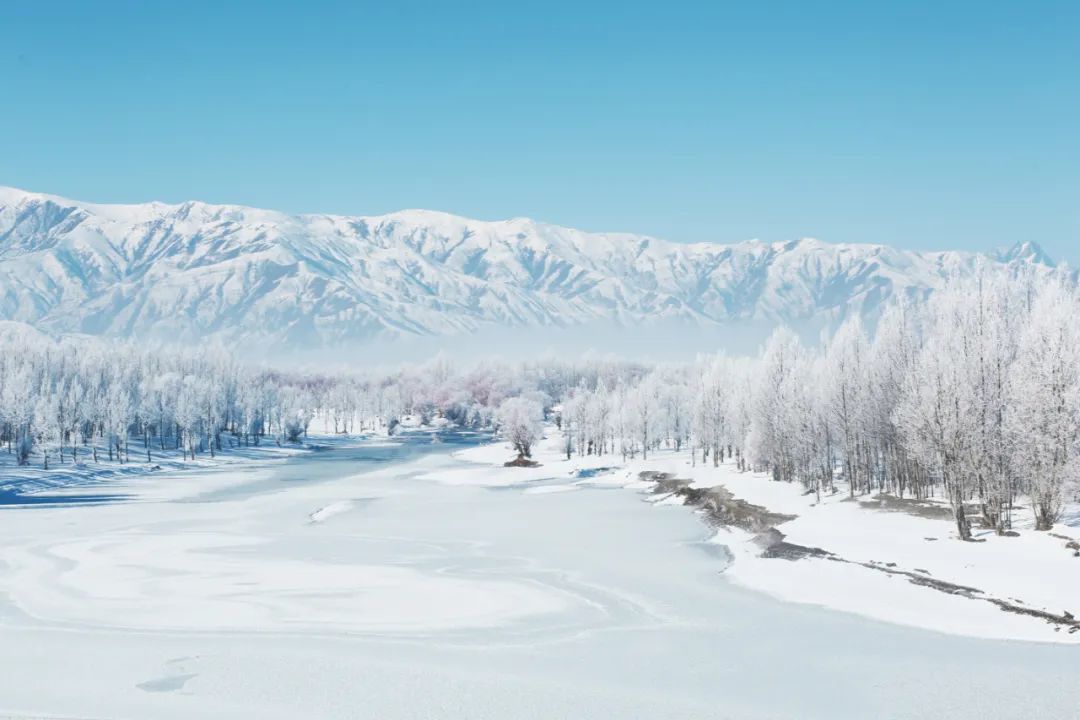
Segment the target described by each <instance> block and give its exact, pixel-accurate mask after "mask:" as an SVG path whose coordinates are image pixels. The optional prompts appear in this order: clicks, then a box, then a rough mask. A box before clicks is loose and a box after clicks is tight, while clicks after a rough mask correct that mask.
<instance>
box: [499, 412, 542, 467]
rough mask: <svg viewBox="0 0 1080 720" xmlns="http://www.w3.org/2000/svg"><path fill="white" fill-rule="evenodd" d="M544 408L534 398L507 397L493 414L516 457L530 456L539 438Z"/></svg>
mask: <svg viewBox="0 0 1080 720" xmlns="http://www.w3.org/2000/svg"><path fill="white" fill-rule="evenodd" d="M543 414H544V409H543V407H542V406H541V405H540V403H538V402H537V401H536V400H532V399H529V398H523V397H513V398H508V399H506V400H504V401H503V402H502V404H501V405H499V410H498V412H497V413H496V414H495V418H496V422H497V423H498V426H499V432H500V433H501V434H502V436H503V437H504V438H506V440H507V441H508V442H509V443H510V444H511V445H513V447H514V450H515V451H516V452H517V454H518V457H523V458H527V457H532V446H533V444H535V443H536V441H537V440H539V439H540V433H541V430H542V425H541V422H542V420H543Z"/></svg>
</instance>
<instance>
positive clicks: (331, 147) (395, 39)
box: [0, 0, 1080, 263]
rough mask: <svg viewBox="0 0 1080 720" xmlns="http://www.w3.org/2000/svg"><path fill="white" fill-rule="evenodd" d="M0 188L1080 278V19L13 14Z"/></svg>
mask: <svg viewBox="0 0 1080 720" xmlns="http://www.w3.org/2000/svg"><path fill="white" fill-rule="evenodd" d="M0 6H2V9H3V16H4V20H3V24H4V30H5V31H4V33H3V41H2V42H0V87H2V88H3V90H2V91H0V110H2V112H0V184H6V185H14V186H17V187H23V188H26V189H31V190H40V191H45V192H53V193H57V194H61V195H67V196H71V197H76V198H80V199H87V200H96V201H129V202H130V201H141V200H150V199H160V200H166V201H180V200H186V199H193V198H195V199H203V200H209V201H213V202H236V203H245V204H250V205H257V206H266V207H273V208H279V209H284V210H289V211H295V212H340V213H357V214H371V213H381V212H387V211H391V210H396V209H401V208H406V207H424V208H431V209H439V210H446V211H449V212H455V213H460V214H464V215H469V216H474V217H480V218H486V219H498V218H505V217H511V216H519V215H527V216H530V217H535V218H538V219H542V220H547V221H551V222H557V223H561V224H566V225H571V226H575V227H581V228H584V229H589V230H628V231H635V232H643V233H650V234H654V235H658V236H661V237H666V238H669V239H672V240H681V241H701V240H716V241H725V242H729V241H736V240H740V239H745V238H750V237H759V238H763V239H767V240H777V239H790V238H794V237H799V236H806V235H811V236H816V237H820V238H822V239H824V240H828V241H834V242H885V243H891V244H895V245H898V246H904V247H915V248H965V249H990V248H993V247H995V246H997V245H999V244H1011V243H1012V242H1014V241H1020V240H1037V241H1038V242H1040V243H1041V244H1042V245H1043V246H1044V247H1045V248H1046V249H1047V250H1048V251H1049V252H1050V253H1051V254H1053V255H1056V256H1058V257H1066V258H1068V259H1070V260H1071V261H1073V262H1074V263H1075V262H1077V261H1080V249H1077V250H1073V249H1072V246H1073V245H1074V244H1075V245H1080V242H1078V241H1080V42H1078V41H1077V38H1078V37H1080V3H1076V2H1057V3H1050V2H1015V3H998V2H978V3H976V2H919V1H918V0H915V1H912V2H904V3H901V2H896V3H886V2H880V3H879V2H842V3H841V2H812V1H810V0H806V1H804V2H753V3H750V2H747V3H724V2H712V3H705V2H701V3H697V2H679V1H677V0H669V1H666V2H662V3H633V2H628V3H606V2H593V3H584V2H580V3H570V2H559V1H552V2H543V3H507V2H474V3H461V4H458V3H415V2H395V3H370V4H369V3H344V2H342V3H334V2H307V3H299V2H294V3H276V2H258V3H256V2H250V3H248V2H241V1H239V0H234V1H233V2H228V3H222V2H214V3H209V2H198V1H195V2H191V1H188V2H183V3H179V2H177V3H172V2H134V1H132V2H117V1H114V0H95V1H94V2H78V1H72V2H50V1H49V0H40V1H38V2H21V1H17V0H0Z"/></svg>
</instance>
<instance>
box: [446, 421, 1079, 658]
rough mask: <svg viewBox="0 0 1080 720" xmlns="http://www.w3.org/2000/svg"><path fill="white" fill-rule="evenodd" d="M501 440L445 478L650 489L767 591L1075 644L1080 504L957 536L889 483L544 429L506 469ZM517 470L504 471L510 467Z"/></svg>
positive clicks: (970, 632) (930, 506)
mask: <svg viewBox="0 0 1080 720" xmlns="http://www.w3.org/2000/svg"><path fill="white" fill-rule="evenodd" d="M509 455H510V451H509V449H508V448H505V447H500V446H499V445H498V444H493V445H489V446H485V447H478V448H473V449H469V450H467V451H463V452H460V453H458V454H457V457H458V458H459V459H461V460H464V461H467V462H470V463H472V464H473V467H472V468H467V469H462V470H457V471H453V472H452V473H450V474H448V476H446V477H443V478H441V481H442V482H448V483H460V484H482V485H500V484H509V485H518V486H521V487H523V488H524V489H525V491H526V492H553V491H560V492H568V491H573V490H575V489H579V488H583V487H587V486H589V485H596V484H608V485H617V486H621V487H625V488H629V489H635V490H639V491H648V492H649V494H648V495H647V499H648V500H649V501H651V502H654V503H656V504H660V505H684V504H685V505H689V506H691V507H693V508H695V509H696V510H697V511H698V512H700V513H701V514H702V515H703V519H704V520H705V521H706V522H707V523H708V524H709V526H710V527H712V528H713V530H714V534H713V536H712V540H711V542H713V543H715V544H718V545H722V546H723V547H724V548H726V550H727V552H728V553H729V554H730V557H731V561H730V564H729V565H728V566H727V567H726V568H724V569H723V574H724V577H725V578H727V579H728V580H729V581H731V582H734V583H737V584H739V585H741V586H743V587H747V588H750V589H753V590H757V591H760V592H764V593H767V594H769V595H772V596H773V597H776V598H779V599H782V600H785V601H788V602H796V603H803V604H813V605H820V606H824V607H828V608H831V609H835V610H842V611H845V612H850V613H855V614H858V615H863V616H866V617H870V618H874V619H877V620H883V621H886V622H892V623H897V624H901V625H908V626H912V627H918V628H923V629H927V630H933V631H937V632H944V633H951V634H958V635H964V636H971V637H981V638H994V639H1008V640H1027V641H1037V642H1063V643H1080V623H1077V621H1076V618H1077V617H1080V555H1078V551H1080V544H1078V540H1077V539H1078V538H1080V527H1078V525H1080V510H1078V509H1077V508H1076V506H1075V505H1071V506H1069V507H1068V508H1067V512H1066V514H1065V518H1064V520H1063V522H1062V523H1060V524H1059V525H1058V526H1056V527H1055V528H1054V529H1053V530H1052V531H1051V532H1036V531H1035V530H1034V529H1033V527H1034V522H1033V519H1032V517H1031V513H1030V510H1029V509H1027V508H1024V507H1018V508H1017V509H1016V511H1015V514H1014V533H1012V534H1010V535H1008V536H998V535H995V534H994V533H993V532H992V531H990V530H985V529H983V530H980V529H976V531H975V542H961V541H959V540H958V539H956V534H955V528H954V526H953V523H952V520H951V516H950V514H949V512H948V508H947V506H945V505H944V504H943V503H942V502H941V501H933V500H931V501H923V502H918V501H914V500H909V499H898V498H894V497H891V496H885V495H867V496H856V497H855V498H850V497H849V496H848V495H847V494H846V492H837V493H835V494H829V495H825V496H823V497H822V498H821V499H820V501H818V499H817V498H816V497H815V496H814V495H812V494H809V495H808V494H805V493H804V492H803V490H802V488H801V486H799V485H798V484H792V483H779V482H774V481H772V480H771V479H770V478H768V477H767V476H765V475H763V474H760V473H752V472H739V471H738V469H737V468H736V467H735V466H734V465H733V464H732V463H730V462H728V463H724V464H721V466H720V467H712V465H711V464H700V463H694V462H693V461H692V460H691V457H690V455H689V453H688V452H685V451H683V452H675V451H673V450H659V451H657V452H656V453H652V454H650V456H649V458H648V459H647V460H642V459H641V458H640V457H639V458H636V459H632V460H627V461H623V459H622V458H621V457H620V456H617V455H609V456H600V457H597V456H585V457H578V456H574V457H572V458H570V459H566V457H565V452H564V450H563V448H562V441H561V438H560V437H559V436H558V434H557V433H555V432H554V431H553V429H549V432H548V434H547V436H546V437H545V438H544V439H543V440H542V441H541V442H540V443H539V444H538V445H537V448H536V450H535V451H534V458H535V459H536V460H537V461H538V462H539V463H540V466H539V467H536V468H527V469H526V468H523V469H503V468H502V467H501V463H502V462H503V461H505V459H506V458H507V457H508V456H509ZM508 470H514V471H513V472H507V471H508Z"/></svg>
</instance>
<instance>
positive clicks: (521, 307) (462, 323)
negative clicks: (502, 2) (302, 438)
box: [0, 188, 1052, 347]
mask: <svg viewBox="0 0 1080 720" xmlns="http://www.w3.org/2000/svg"><path fill="white" fill-rule="evenodd" d="M980 264H988V265H991V266H994V267H999V268H1002V269H1005V270H1007V269H1013V270H1015V269H1016V268H1018V267H1027V266H1032V265H1035V266H1038V267H1040V268H1041V267H1046V268H1049V267H1051V266H1052V262H1051V261H1050V260H1049V259H1048V258H1047V257H1046V256H1045V254H1044V253H1043V252H1042V250H1041V249H1039V248H1038V247H1037V246H1035V245H1034V244H1031V243H1027V244H1025V245H1022V246H1017V247H1016V248H1014V249H1013V250H1010V251H1006V252H1004V253H1000V254H998V255H995V256H993V257H991V256H982V255H977V254H972V253H961V252H935V253H922V252H912V251H903V250H896V249H893V248H889V247H885V246H876V245H829V244H826V243H822V242H819V241H817V240H812V239H804V240H799V241H795V242H788V243H763V242H758V241H749V242H744V243H738V244H733V245H720V244H709V243H699V244H694V245H681V244H676V243H669V242H665V241H662V240H658V239H655V238H650V237H644V236H639V235H630V234H620V233H585V232H581V231H578V230H572V229H569V228H563V227H558V226H554V225H546V224H543V223H538V222H535V221H533V220H528V219H520V218H519V219H514V220H507V221H501V222H483V221H477V220H469V219H466V218H461V217H456V216H453V215H447V214H444V213H437V212H429V211H420V210H409V211H403V212H398V213H392V214H389V215H382V216H377V217H351V216H333V215H287V214H284V213H279V212H274V211H270V210H259V209H255V208H247V207H240V206H230V205H209V204H205V203H199V202H187V203H183V204H179V205H167V204H163V203H146V204H142V205H95V204H90V203H83V202H77V201H72V200H66V199H64V198H59V197H55V196H50V195H42V194H38V193H29V192H24V191H20V190H15V189H11V188H0V320H18V321H23V322H27V323H31V324H33V325H34V326H36V327H38V328H40V329H42V330H46V331H49V332H54V333H70V332H80V333H89V334H94V335H104V336H124V337H127V336H134V337H141V338H162V339H171V340H187V339H195V338H199V337H205V336H216V337H220V338H222V339H227V340H229V341H237V342H251V343H253V344H259V345H266V346H285V347H288V346H305V347H311V346H324V345H336V344H341V343H344V342H353V341H362V340H367V339H371V338H379V337H393V336H399V335H435V334H461V333H468V332H472V331H475V330H477V329H480V328H484V327H492V326H502V325H510V326H519V327H531V326H562V325H581V324H585V323H591V322H597V321H602V322H612V321H614V322H616V323H620V324H623V325H628V326H633V325H637V324H640V323H645V322H648V323H657V322H663V321H680V322H689V323H695V324H704V325H711V324H715V323H724V322H729V321H733V320H755V319H770V320H785V321H798V320H805V319H810V318H823V317H824V318H832V319H835V318H839V317H842V316H844V315H845V314H847V313H849V312H852V311H856V312H861V313H867V314H872V313H873V312H874V311H875V309H876V308H878V307H879V306H880V304H881V302H882V301H883V300H885V299H887V298H888V297H890V296H892V295H895V294H904V295H910V296H916V297H917V296H921V295H923V294H925V293H926V292H930V291H932V290H933V288H935V287H937V286H939V285H940V283H941V282H942V280H943V278H944V277H945V276H947V275H948V274H949V273H951V272H961V273H963V272H972V271H973V270H974V269H975V268H976V267H977V266H978V265H980Z"/></svg>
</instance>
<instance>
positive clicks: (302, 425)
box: [0, 329, 635, 469]
mask: <svg viewBox="0 0 1080 720" xmlns="http://www.w3.org/2000/svg"><path fill="white" fill-rule="evenodd" d="M628 367H631V366H628V365H625V364H621V363H595V362H583V363H580V364H575V363H556V362H543V363H533V364H528V365H514V366H510V365H506V364H499V363H485V364H481V365H477V366H475V367H470V368H467V369H463V370H459V369H457V368H455V367H454V366H453V364H452V363H450V362H449V361H448V360H447V359H446V358H444V357H437V358H435V359H434V360H432V361H430V362H427V363H424V364H421V365H415V366H405V367H402V368H399V369H396V370H394V371H392V372H386V373H381V374H374V373H368V374H360V373H357V374H348V375H338V376H329V375H326V374H322V373H302V372H281V371H274V370H266V369H258V368H252V367H249V366H246V365H244V364H242V363H241V362H239V361H238V360H237V359H236V358H234V357H232V356H231V355H230V353H228V352H226V351H224V350H223V349H221V348H196V349H190V350H178V349H176V348H168V347H162V348H156V349H148V348H142V347H139V346H137V345H135V344H133V343H109V344H106V343H99V342H94V341H90V340H86V339H81V340H60V341H56V340H53V339H50V338H47V337H45V336H42V335H40V334H37V333H33V332H29V331H28V332H14V331H11V330H10V329H5V331H4V332H2V333H0V445H2V446H3V447H4V448H5V449H6V451H7V453H9V454H10V455H11V456H13V457H14V458H15V460H16V462H17V463H18V464H20V465H26V464H30V463H31V462H33V463H35V464H36V463H40V464H41V465H42V466H43V467H44V468H46V469H47V468H49V466H50V464H52V465H54V466H55V465H56V464H58V463H61V464H64V463H75V462H85V461H90V462H110V461H111V462H120V463H124V462H129V461H131V460H132V459H133V458H134V459H135V460H145V461H146V462H153V461H154V457H155V454H157V455H165V454H170V455H171V454H179V455H182V456H183V457H184V458H191V459H195V458H196V457H198V456H199V455H201V454H205V455H207V456H209V457H213V456H215V455H216V454H217V453H219V452H221V451H222V450H228V449H230V448H234V447H239V446H249V445H259V444H260V443H262V442H266V441H271V442H275V443H277V444H282V443H286V442H296V441H298V440H300V439H302V438H303V437H304V436H306V434H307V433H308V430H309V428H310V427H311V425H312V423H316V424H317V427H318V428H319V429H320V430H322V431H324V432H327V433H355V432H366V431H373V430H381V431H384V432H390V433H393V432H394V431H395V428H396V427H397V426H398V425H399V423H400V422H401V421H402V420H403V419H405V418H412V419H413V420H414V421H415V422H417V423H422V424H424V423H429V422H431V421H432V420H433V419H435V418H440V419H441V420H442V421H444V422H448V423H450V424H453V425H456V426H461V427H473V428H490V427H492V425H494V424H497V422H496V418H495V413H496V411H497V409H498V408H499V407H500V406H501V405H502V404H503V403H504V402H505V401H506V400H507V399H510V398H518V397H526V398H528V399H529V402H530V403H531V406H535V407H539V408H540V410H539V412H540V413H543V412H545V411H546V410H547V408H548V407H550V397H551V396H552V395H558V394H560V393H562V392H564V391H565V388H566V387H568V386H570V385H574V384H576V383H579V382H581V381H589V382H594V383H595V382H596V378H597V377H599V376H600V375H601V374H603V375H606V376H608V377H615V376H618V377H623V378H630V377H634V376H635V373H634V372H631V371H629V370H627V369H626V368H628ZM541 388H543V390H541Z"/></svg>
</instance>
